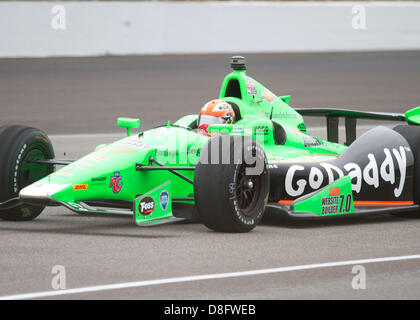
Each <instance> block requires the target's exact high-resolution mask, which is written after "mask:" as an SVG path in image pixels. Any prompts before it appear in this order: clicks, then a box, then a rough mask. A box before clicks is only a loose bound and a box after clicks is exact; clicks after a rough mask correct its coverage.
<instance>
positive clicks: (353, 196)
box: [0, 56, 420, 232]
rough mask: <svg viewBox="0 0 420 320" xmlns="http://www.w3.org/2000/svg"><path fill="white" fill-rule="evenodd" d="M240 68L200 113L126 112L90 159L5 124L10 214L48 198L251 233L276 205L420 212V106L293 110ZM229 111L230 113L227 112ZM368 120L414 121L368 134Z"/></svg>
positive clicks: (5, 199) (1, 141)
mask: <svg viewBox="0 0 420 320" xmlns="http://www.w3.org/2000/svg"><path fill="white" fill-rule="evenodd" d="M231 67H232V68H233V72H232V73H230V74H228V75H227V76H226V77H225V79H224V80H223V83H222V86H221V90H220V95H219V98H218V99H217V101H213V102H212V103H211V104H207V105H206V106H205V107H203V109H202V112H200V115H197V114H192V115H186V116H184V117H182V118H181V119H179V120H178V121H176V122H174V123H173V124H171V123H170V122H168V123H167V124H164V125H162V126H159V127H156V128H154V129H150V130H146V131H140V132H137V131H138V130H137V131H136V133H133V132H132V131H134V130H135V129H137V128H140V120H139V119H132V118H119V119H118V125H119V126H121V127H124V128H126V130H127V137H125V138H123V139H121V140H119V141H116V142H114V143H111V144H108V145H99V146H97V147H96V148H95V150H94V151H93V152H92V153H90V154H88V155H86V156H84V157H82V158H81V159H79V160H72V161H71V160H60V159H56V158H55V156H54V151H53V147H52V144H51V142H50V139H49V138H48V136H47V135H46V134H45V133H44V132H43V131H41V130H38V129H35V128H30V127H24V126H15V125H8V126H2V127H0V146H1V150H2V153H1V155H0V218H2V219H4V220H13V221H27V220H32V219H34V218H35V217H37V216H38V215H39V214H40V213H41V212H42V210H43V209H44V208H45V207H46V206H64V207H66V208H68V209H70V210H72V211H74V212H77V213H82V214H83V213H91V214H128V215H132V216H133V217H134V221H135V223H136V224H137V225H139V226H153V225H159V224H163V223H170V222H178V221H184V220H194V221H200V222H202V223H203V224H204V225H206V226H207V227H208V228H210V229H212V230H215V231H223V232H247V231H250V230H252V229H253V228H255V226H256V225H257V224H258V223H259V222H260V221H261V218H262V216H263V213H264V212H265V211H266V210H267V209H270V210H271V211H274V212H277V213H279V214H283V215H286V216H288V217H290V218H293V219H325V218H328V217H350V216H356V215H368V214H378V213H382V214H400V213H403V214H411V215H414V216H415V215H420V209H419V204H420V107H417V108H414V109H412V110H410V111H408V112H406V113H405V114H394V113H374V112H362V111H352V110H339V109H308V108H305V109H303V108H296V109H293V108H292V107H290V105H289V103H290V96H276V95H275V94H273V93H272V92H271V91H270V90H268V89H267V88H265V87H264V86H263V85H261V84H260V83H259V82H257V81H255V80H254V79H253V78H251V77H249V76H248V75H247V72H246V66H245V59H244V58H243V57H239V56H235V57H233V58H232V59H231ZM210 109H211V110H210ZM203 110H204V111H203ZM208 110H210V111H209V112H213V113H217V114H219V113H220V114H223V115H224V116H223V117H222V118H217V117H213V116H211V115H209V114H207V113H206V112H208ZM225 115H228V116H229V122H225V121H219V120H220V119H227V118H226V117H225ZM303 116H322V117H326V123H327V139H321V138H318V137H315V136H313V135H310V134H309V133H308V132H307V130H306V127H305V122H304V120H303ZM339 118H344V119H345V137H346V142H345V143H344V144H339V143H338V141H339ZM357 119H375V120H393V121H401V122H404V123H403V124H401V125H398V126H396V127H394V128H392V129H391V128H389V127H386V126H379V127H375V128H372V129H371V130H369V131H367V132H366V133H364V134H363V135H361V136H360V137H358V138H357V137H356V124H357ZM204 120H208V121H207V123H206V124H205V125H201V123H202V122H203V121H204ZM210 120H211V121H210ZM202 128H204V129H205V130H204V131H205V132H204V134H203V132H201V129H202ZM56 166H62V167H61V169H59V170H55V167H56Z"/></svg>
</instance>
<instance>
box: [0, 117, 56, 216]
mask: <svg viewBox="0 0 420 320" xmlns="http://www.w3.org/2000/svg"><path fill="white" fill-rule="evenodd" d="M0 148H1V153H0V202H4V201H7V200H10V199H12V198H16V197H18V196H19V192H20V190H21V189H23V188H24V187H26V186H28V185H30V184H32V183H34V182H36V181H38V180H40V179H42V178H43V177H45V176H47V175H49V174H50V173H52V172H53V171H54V166H53V165H46V164H35V163H31V162H28V161H27V160H29V159H54V150H53V147H52V144H51V142H50V140H49V138H48V136H47V135H46V134H45V133H44V132H43V131H41V130H38V129H35V128H31V127H25V126H16V125H12V126H2V127H0ZM44 208H45V207H44V206H38V205H36V206H35V205H30V204H25V203H24V204H21V205H19V206H17V207H14V208H13V209H3V210H0V218H1V219H3V220H8V221H29V220H33V219H35V218H36V217H37V216H38V215H39V214H40V213H41V212H42V210H43V209H44Z"/></svg>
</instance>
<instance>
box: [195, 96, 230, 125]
mask: <svg viewBox="0 0 420 320" xmlns="http://www.w3.org/2000/svg"><path fill="white" fill-rule="evenodd" d="M234 122H235V112H234V111H233V109H232V106H231V105H230V104H229V103H227V102H226V101H222V100H217V99H216V100H212V101H210V102H207V103H206V104H205V105H204V107H203V108H201V111H200V115H199V117H198V128H200V127H201V126H203V125H207V126H208V125H211V124H223V123H226V124H232V123H234Z"/></svg>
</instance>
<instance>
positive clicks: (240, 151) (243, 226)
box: [194, 135, 269, 232]
mask: <svg viewBox="0 0 420 320" xmlns="http://www.w3.org/2000/svg"><path fill="white" fill-rule="evenodd" d="M226 146H229V149H227V148H226ZM223 147H224V148H223ZM215 160H216V161H215ZM257 167H258V168H259V169H257ZM253 168H254V171H255V172H250V171H251V170H252V169H253ZM268 192H269V175H268V170H267V167H266V157H265V154H264V150H263V148H262V147H261V145H260V144H259V143H258V142H257V141H255V140H253V139H251V138H249V137H242V136H229V135H220V136H216V137H214V138H212V139H211V140H209V142H208V143H207V144H206V145H205V146H204V147H203V149H202V150H201V153H200V158H199V160H198V163H197V166H196V169H195V175H194V198H195V204H196V207H197V208H198V212H199V217H200V220H201V221H202V222H203V223H204V225H205V226H206V227H208V228H209V229H212V230H214V231H221V232H249V231H251V230H252V229H254V228H255V227H256V226H257V225H258V223H259V222H260V221H261V218H262V216H263V213H264V210H265V205H266V204H267V200H268Z"/></svg>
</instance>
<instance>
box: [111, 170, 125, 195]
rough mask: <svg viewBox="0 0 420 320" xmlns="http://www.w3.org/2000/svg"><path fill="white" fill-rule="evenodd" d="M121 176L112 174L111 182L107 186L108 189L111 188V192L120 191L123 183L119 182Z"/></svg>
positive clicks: (117, 173) (116, 173)
mask: <svg viewBox="0 0 420 320" xmlns="http://www.w3.org/2000/svg"><path fill="white" fill-rule="evenodd" d="M121 180H122V176H121V175H120V173H119V172H114V176H113V177H111V182H110V184H109V187H110V188H112V192H114V193H118V192H120V191H121V188H122V186H123V183H122V182H121Z"/></svg>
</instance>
